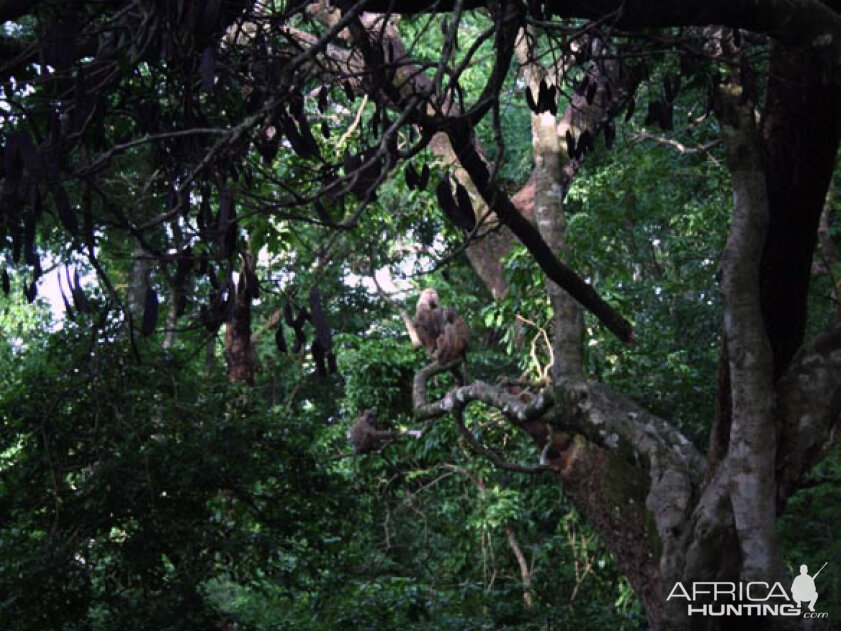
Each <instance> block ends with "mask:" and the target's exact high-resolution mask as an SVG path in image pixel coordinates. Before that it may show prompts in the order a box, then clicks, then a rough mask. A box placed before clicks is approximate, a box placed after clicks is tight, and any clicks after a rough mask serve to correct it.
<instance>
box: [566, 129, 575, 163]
mask: <svg viewBox="0 0 841 631" xmlns="http://www.w3.org/2000/svg"><path fill="white" fill-rule="evenodd" d="M564 139H565V140H566V145H567V155H568V156H569V157H570V158H571V159H573V160H574V159H575V136H573V135H572V131H571V130H569V129H567V131H566V134H564Z"/></svg>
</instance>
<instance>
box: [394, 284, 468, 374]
mask: <svg viewBox="0 0 841 631" xmlns="http://www.w3.org/2000/svg"><path fill="white" fill-rule="evenodd" d="M412 324H413V325H414V329H415V332H416V334H417V335H415V336H413V335H412V331H411V329H410V330H409V335H410V337H412V339H413V341H414V340H415V339H416V340H417V341H418V342H419V344H418V343H414V346H415V348H417V347H418V346H420V345H423V347H424V348H425V349H426V352H427V353H429V356H430V357H432V358H433V359H435V360H437V361H438V363H439V364H440V365H441V366H447V365H449V364H453V363H456V362H459V361H461V362H463V361H464V360H465V357H466V355H467V349H468V347H469V345H470V330H469V329H468V328H467V323H466V322H465V321H464V318H462V317H461V316H460V315H459V314H458V312H457V311H456V310H455V309H454V308H453V307H446V308H444V309H441V308H440V305H439V302H438V293H437V292H436V291H435V290H434V289H432V288H427V289H424V290H423V291H422V292H421V294H420V297H419V298H418V304H417V308H416V309H415V319H414V320H413V322H412ZM452 373H453V375H454V376H455V378H456V380H457V381H458V383H459V384H460V385H464V382H465V379H464V375H463V374H462V372H461V371H460V370H459V369H457V368H455V367H454V368H452Z"/></svg>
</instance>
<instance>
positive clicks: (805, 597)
mask: <svg viewBox="0 0 841 631" xmlns="http://www.w3.org/2000/svg"><path fill="white" fill-rule="evenodd" d="M827 563H829V561H827ZM825 567H826V563H824V564H823V565H822V566H821V569H820V570H818V571H817V572H815V575H814V576H809V566H808V565H801V566H800V574H799V575H797V576H795V577H794V581H792V583H791V598H792V600H794V602H795V603H797V604H798V606H799V604H800V603H802V602H808V603H809V611H814V610H815V603H816V602H817V600H818V590H817V589H815V579H816V578H817V577H818V574H820V573H821V570H823V569H824V568H825Z"/></svg>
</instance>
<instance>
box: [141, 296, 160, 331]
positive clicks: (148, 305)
mask: <svg viewBox="0 0 841 631" xmlns="http://www.w3.org/2000/svg"><path fill="white" fill-rule="evenodd" d="M157 323H158V294H157V293H155V290H154V289H152V288H151V287H147V288H146V300H145V301H144V305H143V324H142V326H141V327H140V334H141V335H142V336H144V337H148V336H149V335H152V333H154V332H155V325H157Z"/></svg>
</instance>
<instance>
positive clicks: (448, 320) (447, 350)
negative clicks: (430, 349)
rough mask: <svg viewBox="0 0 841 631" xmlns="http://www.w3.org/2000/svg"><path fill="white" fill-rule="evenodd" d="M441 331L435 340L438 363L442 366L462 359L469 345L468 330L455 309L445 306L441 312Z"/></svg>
mask: <svg viewBox="0 0 841 631" xmlns="http://www.w3.org/2000/svg"><path fill="white" fill-rule="evenodd" d="M441 323H442V331H441V335H440V336H439V337H438V339H437V340H436V346H437V350H436V354H435V357H436V359H438V363H439V364H441V365H442V366H444V365H446V364H451V363H452V362H454V361H456V360H458V359H461V360H464V357H465V355H466V354H467V349H468V347H469V345H470V330H469V329H468V328H467V323H466V322H465V321H464V318H462V317H461V316H460V315H459V314H458V313H457V312H456V310H455V309H453V308H452V307H447V308H446V309H443V310H442V313H441Z"/></svg>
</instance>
